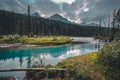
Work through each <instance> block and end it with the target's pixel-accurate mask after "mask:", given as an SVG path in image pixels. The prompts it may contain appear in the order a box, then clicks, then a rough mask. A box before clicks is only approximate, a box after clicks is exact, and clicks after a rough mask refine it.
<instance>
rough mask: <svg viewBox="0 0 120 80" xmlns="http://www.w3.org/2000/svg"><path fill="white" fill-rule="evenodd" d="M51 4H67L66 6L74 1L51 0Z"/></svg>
mask: <svg viewBox="0 0 120 80" xmlns="http://www.w3.org/2000/svg"><path fill="white" fill-rule="evenodd" d="M52 1H53V2H55V3H57V4H60V3H67V4H72V3H73V2H75V1H76V0H52Z"/></svg>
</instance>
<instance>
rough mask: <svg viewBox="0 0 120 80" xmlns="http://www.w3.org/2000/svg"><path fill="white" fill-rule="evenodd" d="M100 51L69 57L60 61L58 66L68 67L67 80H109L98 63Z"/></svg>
mask: <svg viewBox="0 0 120 80" xmlns="http://www.w3.org/2000/svg"><path fill="white" fill-rule="evenodd" d="M98 54H99V52H93V53H89V54H85V55H82V56H77V57H73V58H69V59H67V60H64V61H62V62H60V63H58V65H57V66H58V67H63V68H67V72H66V80H70V79H73V80H107V79H108V78H107V77H106V76H104V75H103V74H102V72H101V71H100V70H98V68H99V66H98V65H97V64H96V60H97V58H98Z"/></svg>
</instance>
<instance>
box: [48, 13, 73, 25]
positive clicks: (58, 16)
mask: <svg viewBox="0 0 120 80" xmlns="http://www.w3.org/2000/svg"><path fill="white" fill-rule="evenodd" d="M49 19H51V20H57V21H62V22H66V23H71V22H70V21H68V20H67V19H66V18H64V17H62V16H60V15H59V14H54V15H52V16H51V17H49Z"/></svg>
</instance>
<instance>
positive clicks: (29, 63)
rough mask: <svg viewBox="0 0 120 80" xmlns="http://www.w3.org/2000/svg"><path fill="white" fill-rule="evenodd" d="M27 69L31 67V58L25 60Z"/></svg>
mask: <svg viewBox="0 0 120 80" xmlns="http://www.w3.org/2000/svg"><path fill="white" fill-rule="evenodd" d="M27 60H28V61H27V68H30V67H31V56H28V58H27Z"/></svg>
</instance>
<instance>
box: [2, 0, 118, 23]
mask: <svg viewBox="0 0 120 80" xmlns="http://www.w3.org/2000/svg"><path fill="white" fill-rule="evenodd" d="M28 4H29V5H30V6H31V13H34V12H37V13H39V14H40V15H41V16H42V17H50V16H51V15H53V14H56V13H57V14H60V15H62V16H64V17H66V18H68V19H69V20H71V21H75V22H77V23H79V22H82V21H86V22H98V21H99V20H100V19H102V20H107V19H108V15H109V14H111V16H112V13H113V10H114V9H118V8H120V0H0V9H2V10H3V9H4V10H9V11H15V12H19V13H26V11H27V5H28Z"/></svg>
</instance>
